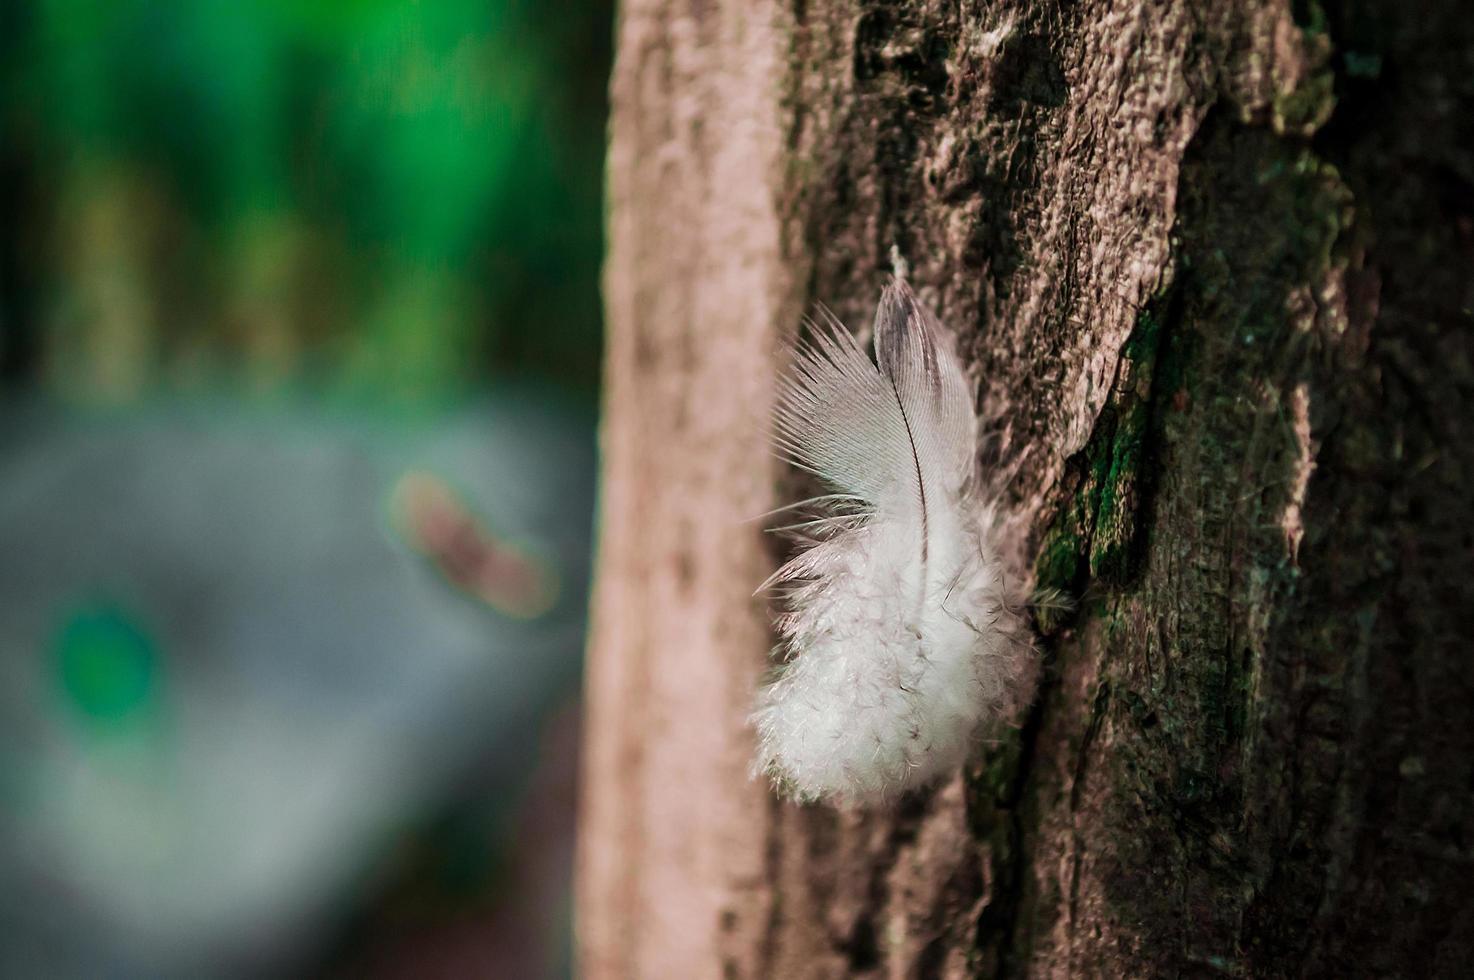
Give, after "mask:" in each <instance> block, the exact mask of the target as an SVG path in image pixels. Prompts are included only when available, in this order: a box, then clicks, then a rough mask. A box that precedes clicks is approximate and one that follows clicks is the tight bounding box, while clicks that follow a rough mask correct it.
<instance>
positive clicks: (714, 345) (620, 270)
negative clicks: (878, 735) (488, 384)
mask: <svg viewBox="0 0 1474 980" xmlns="http://www.w3.org/2000/svg"><path fill="white" fill-rule="evenodd" d="M1415 8H1416V9H1415ZM1470 23H1471V18H1469V17H1468V16H1467V12H1466V10H1465V9H1464V4H1462V3H1461V2H1458V0H1424V2H1422V3H1409V2H1401V3H1391V2H1385V3H1357V2H1353V0H1325V2H1318V0H1294V2H1292V0H1246V2H1241V3H1237V4H1217V3H1210V4H1190V3H1186V2H1183V0H1168V2H1163V3H1157V4H1148V3H1141V2H1127V0H1085V2H1078V3H1061V2H1048V0H1046V2H1042V3H1021V2H996V3H975V2H970V0H962V2H960V3H959V2H942V0H911V2H898V3H879V2H861V3H843V2H833V0H788V2H787V3H775V2H771V0H757V2H734V0H699V2H698V0H691V2H688V3H682V4H676V3H672V2H669V0H628V2H626V3H625V5H624V9H623V12H622V17H621V20H620V26H619V31H618V46H617V47H618V50H617V65H616V68H615V73H614V79H613V122H612V145H611V148H610V159H609V187H610V207H611V212H610V224H609V233H610V242H609V247H610V254H609V260H608V266H607V270H606V282H605V290H606V302H607V308H608V331H609V333H608V354H607V357H608V360H607V365H606V379H607V389H606V405H605V407H606V415H605V421H604V467H605V469H604V483H603V501H602V515H601V529H602V530H601V541H600V551H599V558H598V584H597V589H596V597H595V601H594V632H593V638H592V646H591V651H590V662H589V668H588V721H587V746H586V756H585V767H586V768H585V778H584V799H583V810H582V839H581V844H580V860H579V882H578V898H579V901H578V929H579V935H580V956H581V962H582V966H583V969H584V971H585V972H586V974H587V975H588V976H590V977H596V978H597V977H642V978H643V977H677V978H686V977H717V976H722V977H744V978H746V977H751V978H766V977H811V976H812V977H820V976H852V975H884V976H897V977H900V976H916V977H929V976H970V975H981V976H990V977H993V976H1015V975H1050V976H1075V975H1111V976H1155V975H1189V976H1218V975H1228V976H1255V977H1258V976H1283V975H1297V976H1299V975H1310V976H1327V977H1343V976H1386V975H1408V976H1429V975H1434V976H1452V975H1457V974H1460V973H1462V972H1463V971H1465V970H1466V969H1467V968H1468V964H1469V962H1470V960H1471V957H1474V902H1471V901H1470V899H1469V882H1470V880H1471V874H1474V763H1471V761H1470V760H1474V714H1471V709H1474V657H1471V656H1470V655H1469V652H1468V645H1467V641H1466V640H1465V637H1467V636H1468V634H1469V632H1470V628H1471V627H1474V614H1471V610H1474V588H1471V581H1474V579H1471V571H1474V569H1471V554H1474V537H1471V534H1474V532H1471V528H1474V513H1471V506H1470V498H1471V493H1470V490H1469V488H1470V487H1471V486H1474V433H1471V432H1470V424H1471V414H1470V407H1471V401H1474V399H1471V398H1470V393H1471V387H1474V341H1471V337H1474V331H1471V326H1474V316H1471V310H1474V285H1471V284H1474V274H1471V273H1474V140H1471V126H1470V120H1471V119H1474V54H1471V52H1474V31H1471V27H1470ZM892 247H894V248H895V249H896V250H898V252H899V253H900V255H902V256H903V257H904V258H905V260H907V262H908V263H909V265H910V269H911V274H910V278H911V281H912V284H913V285H914V286H915V287H916V288H917V289H918V291H919V292H920V293H921V295H922V296H923V297H924V298H925V299H927V300H929V301H930V303H931V305H932V306H933V307H934V308H935V309H936V310H937V312H938V314H939V315H940V316H941V318H942V319H943V320H944V321H945V322H947V323H949V324H950V325H951V326H952V327H953V329H954V330H956V331H958V332H959V334H960V336H961V337H962V338H963V349H964V353H965V354H966V356H967V357H968V359H969V362H970V364H971V366H972V367H973V369H974V370H975V371H976V375H977V377H978V378H979V380H980V393H979V398H980V405H981V407H982V411H983V415H984V418H985V422H986V428H987V432H988V435H987V439H986V441H985V444H984V445H982V446H979V453H980V458H981V459H982V461H983V463H984V465H985V466H987V467H989V468H990V470H991V471H992V472H995V473H1000V474H1006V476H1007V478H1008V487H1009V490H1008V498H1007V500H1006V506H1007V510H1008V514H1009V516H1010V527H1011V529H1012V532H1011V539H1010V540H1011V541H1012V543H1013V545H1014V546H1015V547H1016V549H1017V551H1018V557H1019V561H1020V565H1021V569H1022V570H1024V571H1025V573H1026V574H1030V575H1032V576H1033V577H1034V578H1035V580H1036V581H1037V583H1038V584H1039V585H1040V586H1052V587H1056V588H1061V589H1064V590H1066V591H1068V592H1069V593H1071V594H1072V595H1073V596H1075V597H1076V599H1077V609H1076V611H1075V612H1074V613H1073V614H1071V615H1070V616H1067V617H1059V616H1055V617H1045V618H1043V619H1042V621H1041V622H1040V624H1039V626H1040V628H1041V631H1042V632H1043V634H1044V639H1043V640H1042V641H1041V646H1042V648H1043V649H1044V651H1045V670H1044V672H1043V681H1042V683H1041V687H1040V690H1039V691H1038V694H1037V697H1036V698H1035V699H1034V702H1033V705H1032V707H1031V708H1030V709H1029V710H1028V711H1027V713H1026V714H1025V715H1024V716H1023V717H1021V718H1019V719H1018V720H1017V725H1016V727H1013V728H1010V729H1007V730H1004V731H1002V732H1000V733H999V734H998V737H997V739H996V740H994V741H990V742H989V743H988V744H986V745H984V746H982V747H980V749H979V751H978V753H977V755H976V758H975V761H974V764H972V765H970V766H969V767H968V768H967V769H966V771H964V772H961V773H958V774H957V775H956V776H955V777H954V778H952V779H951V780H950V781H947V782H944V783H943V784H941V785H939V786H937V787H936V788H935V789H934V790H932V791H928V792H925V793H922V794H918V795H915V796H912V797H908V798H907V799H905V800H903V801H902V802H901V803H900V804H898V805H896V806H893V807H889V808H881V809H876V810H872V811H867V812H840V811H836V810H834V809H832V808H829V807H825V806H807V807H800V806H796V805H792V804H787V803H780V802H778V801H776V800H775V799H774V798H773V797H772V795H771V793H770V792H769V791H768V789H767V788H766V787H765V786H764V785H762V784H761V783H760V782H754V781H750V780H749V779H748V776H747V763H748V760H749V757H750V754H751V751H752V736H751V733H750V732H749V730H748V729H747V727H746V720H745V719H746V714H747V711H748V710H749V707H750V704H751V701H752V694H753V691H754V689H755V687H756V685H757V683H758V681H759V678H760V675H761V673H762V671H763V670H764V667H765V662H766V657H767V651H768V647H769V645H770V642H771V636H770V633H769V626H768V623H769V609H768V606H767V602H766V600H765V599H763V598H762V597H757V598H754V597H751V595H750V593H751V591H752V589H753V588H754V587H755V586H756V585H757V583H758V582H760V581H761V580H762V579H763V578H764V577H765V576H766V574H767V572H768V571H769V570H770V569H771V568H772V567H773V563H774V561H775V560H776V559H777V558H778V557H780V556H779V554H778V550H777V549H778V547H779V545H778V543H776V542H773V541H770V540H765V539H764V536H763V535H762V534H761V533H760V524H758V523H753V522H751V521H748V520H747V519H749V518H752V517H754V516H756V515H759V514H761V513H762V512H764V511H765V510H767V509H768V508H770V507H771V506H773V505H774V503H775V502H778V501H779V500H780V498H781V494H780V492H779V491H780V489H781V483H782V481H783V480H784V479H785V477H784V474H783V473H782V472H781V468H780V467H779V465H778V464H777V463H775V462H774V461H773V460H772V459H771V457H770V456H769V455H768V454H767V451H766V448H765V446H764V435H763V432H764V419H765V416H766V413H767V411H768V409H769V406H770V403H771V398H772V393H773V389H774V379H775V375H776V372H777V371H778V370H779V369H780V368H781V364H782V358H783V353H782V352H783V350H784V340H785V338H788V337H791V335H792V333H793V331H795V330H796V329H797V323H798V320H799V318H800V316H801V315H802V313H803V312H804V311H805V310H806V308H807V307H808V305H809V304H810V303H812V302H814V301H824V302H827V303H829V304H830V305H832V306H833V307H835V309H836V311H837V312H838V313H839V314H840V316H841V318H842V319H844V320H845V321H846V322H847V323H850V324H851V325H855V324H859V323H863V322H865V321H866V320H868V316H869V311H870V309H872V308H873V304H874V302H875V300H876V298H877V295H878V292H879V289H880V286H881V285H882V284H883V282H884V277H885V274H886V272H888V270H889V268H890V258H889V256H890V253H891V251H892Z"/></svg>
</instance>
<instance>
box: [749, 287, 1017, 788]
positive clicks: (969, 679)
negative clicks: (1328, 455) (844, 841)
mask: <svg viewBox="0 0 1474 980" xmlns="http://www.w3.org/2000/svg"><path fill="white" fill-rule="evenodd" d="M823 315H824V323H823V324H815V325H814V329H813V331H812V339H811V340H810V341H809V342H808V343H806V344H802V345H800V346H799V348H798V349H797V350H796V351H795V354H794V360H793V365H792V368H791V369H790V371H789V373H788V374H787V375H786V376H785V377H784V378H783V380H782V381H781V383H780V389H779V397H778V407H777V412H776V416H775V420H774V428H775V435H774V439H775V442H776V443H777V445H778V446H779V448H780V449H781V450H782V451H783V452H784V454H785V455H786V456H788V457H789V458H790V459H791V461H792V462H793V463H794V464H795V465H797V466H799V467H801V468H803V469H805V470H808V471H809V472H811V473H814V474H816V475H817V476H819V477H820V478H821V479H823V480H824V481H825V482H826V483H827V484H829V486H830V488H831V489H832V490H833V491H835V492H834V493H831V494H826V495H825V496H823V497H817V498H814V500H813V501H810V502H808V503H810V504H811V505H812V507H813V510H814V511H816V513H817V517H816V518H814V519H811V520H808V521H801V522H799V523H798V524H797V525H792V526H791V527H793V528H796V529H798V530H799V531H801V532H803V540H804V544H803V546H802V549H801V550H800V551H799V552H798V553H797V554H796V555H794V556H793V557H792V558H791V559H790V560H789V561H788V562H787V563H786V564H785V565H783V567H782V568H780V569H779V570H778V571H777V572H776V573H774V575H773V577H772V578H771V579H769V581H768V582H767V583H765V585H779V586H782V587H784V592H785V594H786V609H785V611H784V613H783V614H782V615H781V616H780V617H779V619H778V622H777V627H778V632H779V634H780V635H781V638H782V644H781V645H780V647H779V653H780V654H781V655H782V656H783V658H784V661H785V662H783V663H782V664H781V665H780V666H779V668H778V670H777V673H776V676H775V678H774V679H773V680H772V681H771V683H769V684H768V685H767V686H766V687H764V688H763V690H762V692H761V694H760V695H759V698H758V704H757V709H756V711H755V713H754V715H753V722H754V724H755V726H756V728H757V732H758V739H759V748H758V756H757V759H756V761H755V763H754V765H753V769H754V774H765V775H767V776H769V777H770V778H771V779H772V780H773V781H774V784H775V785H776V786H777V787H778V788H779V790H780V791H781V792H784V793H786V794H789V795H792V796H794V797H796V798H799V799H806V800H807V799H830V800H835V801H837V802H841V803H866V802H873V801H877V800H883V799H886V798H888V797H890V796H893V795H895V794H897V793H899V792H902V791H905V790H908V789H912V788H915V787H917V786H920V785H922V784H924V783H926V782H927V781H929V780H931V779H932V778H933V777H935V776H938V775H940V774H943V773H947V772H949V771H954V770H956V769H957V768H958V767H960V766H961V765H962V764H963V762H964V761H965V760H966V758H967V755H968V753H969V751H970V750H971V749H972V747H973V746H974V744H975V743H976V740H977V738H978V735H979V733H980V731H981V730H982V729H983V728H984V726H986V725H987V724H989V723H990V722H992V721H994V720H996V719H998V718H1000V717H1002V716H1003V715H1004V714H1005V713H1006V712H1007V711H1008V710H1009V709H1010V708H1011V707H1012V706H1013V705H1015V704H1016V703H1017V702H1019V701H1021V700H1023V699H1024V698H1025V697H1026V696H1027V688H1029V687H1030V686H1031V682H1032V674H1033V666H1034V661H1035V657H1034V647H1033V643H1032V638H1031V634H1030V632H1029V630H1028V628H1027V625H1026V623H1025V622H1024V620H1023V617H1022V614H1021V608H1020V606H1021V604H1020V603H1018V602H1016V601H1013V600H1012V599H1011V598H1010V593H1009V590H1008V586H1007V584H1006V580H1005V576H1004V571H1003V568H1002V563H1001V561H1000V560H999V558H998V555H997V551H996V549H995V548H994V547H993V546H992V545H991V543H990V541H989V536H990V533H991V531H990V528H991V526H992V521H991V516H990V514H991V510H990V507H989V504H988V502H987V501H986V500H985V499H983V495H982V493H981V492H980V490H979V482H980V481H979V480H978V478H977V473H976V462H975V460H976V456H975V453H976V444H977V433H978V421H977V414H976V410H975V408H974V401H973V391H972V386H971V385H970V384H969V383H968V382H967V379H966V376H965V374H964V373H963V370H962V365H961V363H960V362H959V360H958V358H957V354H956V352H955V350H954V349H953V344H952V338H951V337H950V335H948V334H947V333H946V331H945V330H944V329H943V328H942V326H941V325H940V324H939V323H938V322H937V321H936V319H935V318H934V317H933V316H932V315H931V313H930V312H929V311H928V310H927V309H926V308H925V307H924V306H922V304H921V303H920V302H919V301H918V300H917V299H916V297H915V296H914V295H913V294H912V292H911V290H910V289H909V288H908V287H907V286H906V284H905V283H904V282H902V281H896V282H894V283H892V284H891V285H890V286H888V287H887V288H886V290H885V292H884V293H883V294H882V296H881V299H880V305H879V307H878V309H877V310H876V314H875V350H876V361H877V362H878V367H877V364H876V363H872V362H871V360H870V358H869V357H867V356H866V355H865V352H864V351H863V350H861V349H860V347H859V345H858V344H857V343H856V341H855V339H854V338H853V337H852V336H851V335H850V333H849V332H848V331H847V330H845V328H844V327H843V326H842V325H841V324H840V323H839V322H838V321H837V320H835V319H834V317H833V316H832V315H830V314H828V313H827V311H826V312H824V314H823Z"/></svg>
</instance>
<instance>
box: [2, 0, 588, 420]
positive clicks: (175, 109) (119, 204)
mask: <svg viewBox="0 0 1474 980" xmlns="http://www.w3.org/2000/svg"><path fill="white" fill-rule="evenodd" d="M609 22H610V10H609V4H607V3H588V4H548V3H539V2H538V0H420V2H415V0H356V2H355V0H341V2H330V0H233V2H228V3H204V2H200V0H32V2H15V0H0V140H3V142H0V371H3V374H4V377H5V379H6V380H7V381H8V382H9V383H11V384H12V385H13V384H16V383H27V384H29V383H38V384H40V385H41V386H42V387H43V388H45V389H47V390H49V391H52V392H55V393H58V394H61V395H63V396H64V397H67V398H69V399H77V400H81V401H85V402H102V403H116V402H126V401H128V400H131V399H133V398H136V397H137V396H139V395H141V394H146V393H150V392H157V391H160V390H164V391H173V392H179V391H184V392H192V391H197V390H210V391H218V390H221V389H225V390H230V391H236V390H243V391H248V392H256V391H262V390H265V391H289V392H290V391H299V390H306V391H309V392H311V393H313V394H314V395H318V394H322V395H326V396H327V397H343V398H347V399H350V400H359V399H362V400H365V401H371V402H373V403H375V404H401V403H410V404H415V403H421V402H426V401H430V402H436V401H442V400H445V399H447V398H454V397H456V396H457V395H458V394H460V393H463V392H466V391H468V390H471V389H473V388H476V387H478V386H483V385H485V384H487V383H491V382H494V381H495V380H496V379H498V378H501V377H505V376H512V375H516V376H521V377H526V376H533V377H538V378H542V379H545V380H551V381H554V382H556V383H558V384H560V385H563V386H568V387H571V388H574V389H581V390H584V391H588V390H591V389H592V388H593V386H594V385H595V384H596V378H597V365H598V356H599V305H598V290H597V275H598V266H599V261H600V253H601V247H602V239H601V220H602V216H601V194H602V150H603V140H604V118H605V111H606V110H605V80H606V78H607V72H608V49H609V46H610V43H611V42H610V23H609Z"/></svg>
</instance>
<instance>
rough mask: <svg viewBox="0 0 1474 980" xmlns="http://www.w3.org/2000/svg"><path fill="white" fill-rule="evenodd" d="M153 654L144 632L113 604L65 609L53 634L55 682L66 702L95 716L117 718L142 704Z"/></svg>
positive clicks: (152, 669)
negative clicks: (66, 611)
mask: <svg viewBox="0 0 1474 980" xmlns="http://www.w3.org/2000/svg"><path fill="white" fill-rule="evenodd" d="M157 659H158V658H157V654H156V649H155V646H154V643H153V641H152V640H151V639H150V638H149V635H148V633H147V632H145V631H144V630H143V628H142V627H140V626H139V625H138V624H137V623H136V622H135V621H134V620H133V619H132V618H131V617H130V616H129V615H128V614H127V613H126V612H125V611H124V610H122V609H120V608H118V607H117V606H113V605H107V604H100V605H89V606H84V607H82V608H79V609H77V610H75V611H73V612H71V613H70V614H69V615H68V616H66V617H65V619H64V620H63V621H62V625H61V628H60V629H59V630H58V631H57V634H56V640H55V648H54V660H55V663H56V667H57V674H58V680H59V681H60V684H61V688H62V690H63V692H64V693H65V694H66V696H67V699H68V701H69V702H70V703H71V704H72V705H74V706H75V707H76V708H78V709H80V710H81V712H82V713H83V714H85V715H86V716H87V717H89V718H91V719H94V720H96V721H101V722H117V721H122V720H125V719H127V718H129V717H130V716H132V715H134V714H136V713H137V712H138V711H140V710H141V709H142V708H144V707H145V706H146V705H147V704H148V702H149V699H150V697H151V696H152V693H153V687H154V675H155V673H156V671H157Z"/></svg>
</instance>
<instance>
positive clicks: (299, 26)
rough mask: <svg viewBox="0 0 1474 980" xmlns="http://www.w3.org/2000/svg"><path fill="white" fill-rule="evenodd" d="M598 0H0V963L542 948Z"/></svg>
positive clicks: (431, 954)
mask: <svg viewBox="0 0 1474 980" xmlns="http://www.w3.org/2000/svg"><path fill="white" fill-rule="evenodd" d="M612 6H613V0H589V2H580V3H572V4H563V3H545V2H537V0H419V2H414V0H357V2H347V0H345V2H327V0H237V2H219V3H217V2H204V0H34V2H16V0H0V975H5V976H20V977H29V976H45V977H70V976H77V977H94V976H109V977H122V978H128V977H191V978H197V977H256V976H272V977H277V976H323V975H328V976H355V977H359V976H385V977H387V976H406V977H409V976H413V977H420V976H517V977H522V976H533V977H535V976H545V975H546V976H561V975H566V974H567V973H568V972H569V970H570V969H571V962H570V958H569V957H570V954H569V898H568V888H569V873H570V866H571V856H570V855H571V841H572V823H573V787H574V781H575V773H576V746H577V731H578V710H577V683H578V676H579V669H580V668H579V665H580V661H581V652H582V643H583V630H584V614H585V607H586V595H587V585H588V553H589V541H590V535H591V527H590V525H591V514H592V507H593V472H594V449H593V447H594V427H595V415H594V412H595V405H596V404H597V384H598V367H599V359H600V333H601V325H600V305H599V291H598V273H599V265H600V262H601V251H602V207H603V204H602V191H603V150H604V138H605V121H606V115H607V106H606V84H607V77H608V71H609V60H610V53H611V48H612V21H613V12H612Z"/></svg>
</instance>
